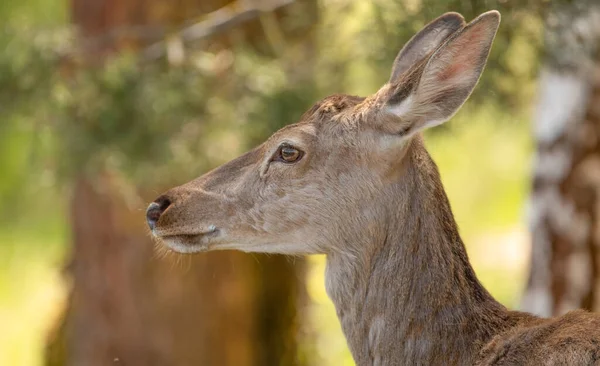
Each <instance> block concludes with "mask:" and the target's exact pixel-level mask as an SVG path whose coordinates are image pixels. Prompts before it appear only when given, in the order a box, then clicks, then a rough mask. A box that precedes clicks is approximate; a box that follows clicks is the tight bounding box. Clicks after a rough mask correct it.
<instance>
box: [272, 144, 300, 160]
mask: <svg viewBox="0 0 600 366" xmlns="http://www.w3.org/2000/svg"><path fill="white" fill-rule="evenodd" d="M302 156H304V152H302V151H301V150H298V149H296V148H295V147H293V146H291V145H286V144H284V145H281V146H279V149H277V153H276V154H275V160H277V161H282V162H284V163H295V162H297V161H298V160H300V159H302Z"/></svg>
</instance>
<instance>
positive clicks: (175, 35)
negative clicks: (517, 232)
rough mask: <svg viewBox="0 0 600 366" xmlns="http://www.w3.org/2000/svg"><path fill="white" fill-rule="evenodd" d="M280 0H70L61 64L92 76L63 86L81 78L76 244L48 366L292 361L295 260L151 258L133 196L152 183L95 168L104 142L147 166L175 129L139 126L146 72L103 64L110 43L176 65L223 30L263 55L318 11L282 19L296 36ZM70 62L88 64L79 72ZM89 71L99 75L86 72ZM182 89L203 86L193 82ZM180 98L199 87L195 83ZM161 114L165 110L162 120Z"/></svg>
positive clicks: (72, 114) (73, 112) (71, 125)
mask: <svg viewBox="0 0 600 366" xmlns="http://www.w3.org/2000/svg"><path fill="white" fill-rule="evenodd" d="M290 3H292V2H290V1H266V0H263V1H240V2H237V1H233V2H231V1H227V0H213V1H197V0H188V1H179V2H177V3H172V2H168V1H167V2H165V1H159V0H142V1H133V0H131V1H110V0H106V1H100V2H98V1H89V0H73V2H72V15H73V22H74V23H75V24H76V25H77V27H78V29H79V31H78V35H79V36H80V40H79V43H80V47H81V48H80V49H81V50H82V56H83V57H82V62H81V63H80V64H79V65H77V66H74V65H72V64H71V65H69V66H67V67H66V73H67V74H69V75H71V76H70V78H71V79H75V81H81V80H80V79H81V78H83V79H89V78H90V77H91V78H92V79H91V80H87V81H86V83H80V84H75V85H80V86H81V85H87V87H85V88H82V87H80V88H78V89H77V90H78V95H74V96H73V101H72V102H71V103H67V107H66V113H67V117H68V118H67V119H66V120H67V121H68V122H66V123H64V126H63V128H64V130H63V131H64V132H65V133H64V134H63V135H62V136H61V138H62V139H63V141H64V146H65V147H64V157H65V159H66V160H67V161H68V164H70V165H71V166H70V167H69V169H70V171H71V174H72V176H73V177H74V180H75V183H74V190H73V196H72V201H71V202H72V203H71V217H72V220H71V221H72V227H73V243H74V244H73V252H72V259H71V263H70V265H69V267H68V270H69V272H70V275H71V276H72V278H73V288H72V292H71V295H70V301H69V305H68V311H67V313H66V315H65V317H64V319H63V321H64V324H61V325H59V326H58V327H57V330H56V332H55V333H54V334H53V335H52V337H51V341H50V344H49V347H48V358H47V364H49V365H64V364H68V365H106V364H124V365H219V366H221V365H236V366H237V365H240V366H243V365H249V366H250V365H282V364H284V365H292V364H303V363H304V361H303V360H302V357H303V356H302V355H300V353H299V350H298V347H297V345H296V337H297V336H298V333H299V332H298V327H297V317H298V305H299V304H300V303H301V301H302V300H301V299H302V294H303V273H304V272H303V262H302V261H297V262H296V263H292V262H290V261H289V260H287V259H285V258H283V257H281V256H270V257H266V256H254V257H253V256H249V255H244V254H241V253H235V252H221V253H208V254H204V255H201V256H196V257H193V258H189V263H187V264H186V266H185V269H182V268H173V264H172V263H168V262H166V261H160V260H157V259H156V258H154V257H153V250H152V242H151V240H150V238H149V236H148V234H147V229H146V227H145V224H144V219H143V212H144V211H143V207H144V206H145V205H144V203H143V202H144V200H141V201H140V200H137V197H138V194H140V195H141V196H142V197H144V199H145V201H149V200H151V199H153V198H155V196H156V191H154V190H153V192H150V191H149V189H148V188H149V187H150V185H151V184H153V183H154V182H148V180H151V179H152V178H151V176H148V175H146V176H145V179H143V180H138V181H139V182H140V184H139V185H138V187H137V188H133V187H131V186H130V185H129V184H128V183H124V180H123V179H122V174H120V173H118V172H117V171H115V170H111V169H110V168H107V166H110V164H107V163H106V159H107V155H105V154H103V150H113V153H112V155H111V154H109V155H108V157H109V159H108V160H110V156H113V157H114V156H115V154H114V150H117V151H119V150H120V151H121V153H124V154H126V155H127V157H128V161H129V164H130V165H131V164H136V162H140V164H141V161H142V160H144V159H146V164H148V161H147V160H149V159H148V157H149V156H152V155H154V154H157V152H161V151H164V149H165V147H167V148H168V147H169V146H170V144H169V140H170V137H171V135H170V134H173V133H176V131H177V128H181V124H177V123H175V125H174V126H166V127H163V126H160V127H157V126H156V125H155V124H153V123H152V122H151V121H152V118H151V117H149V118H148V120H147V121H146V122H147V123H148V124H147V125H145V124H144V123H143V122H144V118H143V117H144V116H145V114H144V112H140V107H139V105H137V103H139V102H140V99H139V98H141V97H140V95H146V94H147V92H146V91H145V90H146V89H147V86H145V85H144V84H143V82H140V81H139V78H144V77H148V75H144V74H140V73H137V72H135V70H136V69H137V67H133V68H131V67H130V66H126V67H125V70H129V71H125V72H121V71H119V72H117V73H116V74H114V73H115V71H114V68H115V66H114V65H113V64H112V63H111V59H112V58H113V56H114V54H115V52H117V51H118V52H122V51H123V50H125V49H129V50H132V51H134V52H135V53H136V54H138V55H140V56H139V57H138V58H136V60H137V61H136V62H140V61H141V62H147V61H156V60H158V59H162V58H163V56H164V57H166V61H167V64H168V65H171V68H173V67H175V68H177V67H179V66H181V65H182V63H183V59H184V58H185V51H186V47H184V46H183V42H188V43H190V44H194V43H197V42H206V38H207V37H213V38H211V42H210V47H211V49H212V50H215V49H226V48H228V47H232V46H233V45H234V44H235V43H236V42H239V40H237V41H236V40H235V39H236V37H235V36H234V37H233V39H234V42H233V43H232V42H231V39H230V37H231V36H230V35H231V34H232V33H237V34H238V35H241V36H242V37H244V38H247V39H248V42H249V43H250V44H251V45H252V46H253V47H254V48H255V49H256V50H257V51H259V52H263V53H266V54H269V53H273V50H276V49H277V43H278V42H281V41H282V40H283V39H284V38H285V37H292V38H293V37H294V36H296V37H297V36H298V34H302V35H303V38H304V40H305V41H306V42H310V37H307V36H308V35H310V32H307V31H306V28H307V27H308V26H310V25H311V24H312V23H313V22H314V16H315V15H316V12H315V11H314V10H315V8H314V3H312V2H311V1H304V2H303V3H304V4H305V5H306V6H305V7H304V8H303V9H305V10H308V11H307V12H306V13H305V14H302V15H303V17H305V18H308V19H309V21H306V22H305V23H303V24H301V25H300V27H304V28H305V32H298V30H297V28H291V29H290V30H291V31H295V32H296V34H294V32H288V31H287V30H286V29H280V28H279V27H278V25H277V24H278V21H277V18H278V17H283V16H286V13H285V11H284V10H283V9H282V7H284V6H286V5H290ZM292 5H293V4H292ZM292 10H294V11H298V9H297V8H293V9H292ZM288 11H289V9H288ZM288 16H289V15H288ZM194 17H197V18H198V19H195V20H194V24H191V25H190V24H185V23H186V22H189V19H190V18H194ZM182 24H183V26H184V29H183V30H181V29H180V28H181V26H182ZM274 33H275V35H273V34H274ZM290 33H291V35H290ZM237 38H239V37H237ZM261 40H266V42H264V41H261ZM286 40H287V38H286ZM265 43H266V44H267V45H266V46H265ZM149 45H150V46H149ZM204 46H206V44H204ZM188 47H191V46H190V45H188ZM140 58H141V59H140ZM304 61H306V62H310V60H309V59H305V60H304ZM117 66H118V65H117ZM73 68H88V69H91V70H92V71H91V73H87V74H86V73H84V74H81V73H79V72H77V70H74V71H73V70H71V69H73ZM94 68H96V69H102V70H105V71H103V72H99V73H98V72H94V71H93V69H94ZM117 70H118V69H117ZM149 70H152V69H151V68H150V69H149ZM159 70H160V68H159ZM182 70H183V69H182ZM154 71H155V72H156V70H154ZM111 73H113V74H114V75H111ZM82 75H83V76H82ZM86 75H87V76H86ZM94 75H96V76H94ZM166 75H167V78H175V79H176V80H179V81H180V82H187V83H189V82H190V81H192V80H193V79H190V77H189V75H188V74H185V73H178V72H177V71H175V72H172V71H169V72H166ZM213 78H215V76H213ZM217 78H218V75H217ZM223 79H224V78H223ZM221 81H222V80H221ZM72 82H73V81H71V83H72ZM90 83H91V84H90ZM90 85H91V87H90ZM149 85H150V88H151V89H152V90H150V92H153V93H156V92H157V91H156V90H154V89H156V88H158V89H159V90H158V92H159V94H160V92H161V90H160V86H159V84H156V80H155V81H154V83H153V84H149ZM191 85H192V86H191V87H193V86H194V85H195V86H202V82H199V83H198V84H194V83H192V84H191ZM86 94H87V95H88V96H87V97H86V96H85V95H86ZM190 94H191V95H192V96H195V97H198V95H197V92H196V93H194V92H193V91H191V92H190ZM146 98H147V97H146ZM162 98H163V99H164V98H169V95H167V94H165V95H164V96H162ZM146 100H148V99H146ZM155 101H156V102H157V103H151V104H149V105H147V106H142V108H141V109H146V110H150V112H146V113H149V114H152V112H153V110H154V112H156V113H158V112H157V111H156V109H157V108H159V110H160V102H158V100H155ZM82 102H83V103H82ZM203 102H204V101H203ZM190 105H191V106H192V107H191V110H189V111H188V113H189V114H191V115H193V114H194V113H198V114H200V113H202V112H203V111H204V110H205V106H204V104H203V103H198V101H195V102H193V101H191V102H188V101H186V99H182V100H179V101H178V102H176V107H175V109H177V108H179V109H185V108H188V109H190ZM194 105H196V107H194ZM175 118H183V119H185V117H184V116H180V115H176V116H175ZM188 118H189V117H188ZM169 122H170V121H169V120H168V119H166V120H163V121H162V124H163V125H168V124H169ZM184 128H185V125H184ZM188 128H189V127H188ZM161 132H162V133H161ZM140 137H142V138H140ZM143 137H146V139H145V140H144V138H143ZM117 156H118V154H117ZM136 157H137V158H138V159H136ZM198 159H199V160H201V159H200V157H198ZM157 165H158V163H157ZM147 172H148V170H146V173H147ZM142 177H144V175H143V174H142ZM169 180H171V181H168V180H165V179H164V178H163V180H159V182H160V184H162V185H164V186H168V185H172V184H177V183H182V182H183V181H173V179H172V178H170V179H169ZM136 191H137V192H136Z"/></svg>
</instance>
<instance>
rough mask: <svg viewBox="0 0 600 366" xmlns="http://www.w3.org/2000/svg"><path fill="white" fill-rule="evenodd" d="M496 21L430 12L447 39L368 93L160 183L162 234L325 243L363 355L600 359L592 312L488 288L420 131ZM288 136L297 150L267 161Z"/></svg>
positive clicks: (409, 53)
mask: <svg viewBox="0 0 600 366" xmlns="http://www.w3.org/2000/svg"><path fill="white" fill-rule="evenodd" d="M498 23H499V15H498V14H497V13H495V12H490V13H486V14H484V15H482V16H481V17H479V18H477V19H476V20H475V21H473V22H472V23H471V24H469V25H466V26H465V25H464V22H463V20H462V17H460V16H459V15H458V14H455V13H451V14H447V15H445V16H442V17H440V18H438V19H437V20H435V21H433V22H432V23H431V24H430V25H428V27H426V28H425V30H424V31H423V32H439V31H443V32H442V33H443V34H444V36H443V37H430V36H428V35H427V34H419V35H417V36H415V38H413V40H411V43H410V44H409V46H410V47H409V48H408V50H403V51H402V52H401V53H400V55H399V57H398V58H397V59H396V64H395V65H396V66H395V69H394V72H392V78H391V80H390V83H388V84H386V85H385V86H384V87H383V88H382V89H381V90H380V91H379V92H378V93H376V94H375V95H373V96H371V97H368V98H359V97H352V96H345V95H334V96H331V97H328V98H325V99H324V100H322V101H321V102H319V103H317V104H316V105H315V106H314V107H313V108H311V109H310V110H309V111H308V112H307V113H305V114H304V116H303V117H302V119H301V121H300V122H299V123H297V124H294V125H291V126H287V127H285V128H283V129H282V130H280V131H278V132H276V133H275V134H274V135H273V136H271V137H270V138H269V139H268V140H267V141H266V142H265V143H263V144H262V145H260V146H259V147H257V148H256V149H254V150H252V151H250V152H248V153H246V154H245V155H243V156H241V157H239V158H238V159H235V160H233V161H231V162H230V163H227V164H225V165H223V166H221V167H219V168H217V169H215V170H213V171H211V172H209V173H207V174H205V175H203V176H201V177H200V178H198V179H196V180H193V181H191V182H189V183H187V184H184V185H182V186H180V187H176V188H173V189H171V190H169V191H168V192H166V193H165V194H164V195H163V196H162V197H161V198H159V200H158V201H159V202H162V203H163V204H164V202H169V203H170V204H169V205H163V206H165V207H166V206H168V207H167V208H166V210H164V212H162V215H160V217H159V219H158V221H157V222H156V223H155V227H154V229H153V234H154V235H155V236H157V237H158V238H161V239H162V240H163V241H164V243H165V244H166V245H167V246H168V247H170V248H171V249H173V250H175V251H179V252H184V253H192V252H201V251H206V250H223V249H237V250H242V251H248V252H269V253H284V254H292V255H299V254H311V253H324V254H327V273H326V289H327V292H328V294H329V296H330V297H331V299H332V301H333V302H334V304H335V306H336V310H337V314H338V317H339V319H340V321H341V324H342V328H343V330H344V333H345V335H346V338H347V340H348V344H349V346H350V350H351V351H352V355H353V356H354V359H355V360H356V363H357V364H358V365H473V364H475V365H567V364H568V365H593V364H595V363H597V362H598V359H599V347H600V345H599V344H600V343H599V342H600V317H598V315H596V314H590V313H586V312H583V311H578V312H572V313H569V314H567V315H565V316H563V317H559V318H553V319H541V318H537V317H535V316H533V315H531V314H526V313H521V312H514V311H509V310H507V309H506V308H505V307H504V306H502V305H501V304H500V303H498V302H497V301H496V300H495V299H494V298H493V297H492V296H491V295H490V294H489V292H488V291H487V290H486V289H485V288H483V286H482V285H481V284H480V282H479V281H478V279H477V276H476V275H475V272H474V271H473V268H472V267H471V265H470V264H469V260H468V257H467V252H466V250H465V247H464V245H463V242H462V240H461V238H460V235H459V233H458V228H457V225H456V222H455V220H454V217H453V215H452V211H451V209H450V205H449V202H448V199H447V197H446V194H445V192H444V188H443V186H442V183H441V180H440V177H439V173H438V170H437V167H436V165H435V163H434V162H433V161H432V159H431V158H430V156H429V154H428V153H427V151H426V149H425V146H424V144H423V141H422V138H421V137H420V133H419V131H421V130H422V129H423V128H425V127H428V126H431V125H435V124H439V123H441V122H443V121H444V120H447V119H448V118H450V117H451V116H452V114H454V112H455V111H456V110H457V109H458V108H459V107H460V105H461V104H462V103H463V102H464V101H465V100H466V98H467V97H468V95H469V94H470V93H471V91H472V89H473V88H474V87H475V84H476V83H477V80H478V78H479V75H480V74H481V72H482V70H483V65H484V64H485V61H486V59H487V54H488V52H489V47H490V46H491V42H492V40H493V37H494V34H495V31H496V29H497V27H498ZM457 25H458V26H457ZM440 27H441V30H440ZM448 27H449V28H448ZM424 40H426V41H427V42H437V43H435V44H434V45H431V44H427V45H421V44H420V43H419V42H424ZM459 51H460V53H459ZM457 54H460V56H456V55H457ZM405 57H408V59H409V60H410V61H411V62H413V66H411V67H408V68H406V63H407V61H406V59H405ZM457 62H458V63H460V65H457ZM409 102H410V103H409ZM403 103H405V104H403ZM282 143H287V144H291V145H293V146H295V147H296V148H298V149H300V150H302V151H303V152H304V153H305V154H304V157H303V158H302V159H301V160H299V161H298V162H296V163H293V164H286V163H283V162H281V161H277V160H276V159H273V156H274V154H276V152H277V151H278V147H279V146H280V145H281V144H282ZM167 199H168V201H165V200H167ZM155 206H156V205H155ZM154 210H156V207H155V208H154Z"/></svg>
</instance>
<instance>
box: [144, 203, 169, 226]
mask: <svg viewBox="0 0 600 366" xmlns="http://www.w3.org/2000/svg"><path fill="white" fill-rule="evenodd" d="M170 205H171V201H170V200H169V199H168V198H167V197H165V196H160V197H158V198H157V199H156V201H154V202H152V203H151V204H150V206H148V208H147V209H146V221H147V222H148V226H149V227H150V230H153V229H154V227H155V226H156V222H157V221H158V219H159V218H160V215H162V214H163V212H165V210H166V209H167V208H168V207H169V206H170Z"/></svg>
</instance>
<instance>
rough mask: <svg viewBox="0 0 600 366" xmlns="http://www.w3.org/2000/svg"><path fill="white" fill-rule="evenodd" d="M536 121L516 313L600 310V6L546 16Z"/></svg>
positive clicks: (583, 4)
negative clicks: (524, 274)
mask: <svg viewBox="0 0 600 366" xmlns="http://www.w3.org/2000/svg"><path fill="white" fill-rule="evenodd" d="M545 37H546V58H545V66H544V68H543V70H542V72H541V79H540V91H539V95H540V99H539V104H538V106H537V114H536V118H535V122H534V123H535V125H534V131H535V138H536V143H537V151H536V155H535V162H534V171H533V188H532V194H531V199H530V224H531V230H532V238H533V243H532V244H533V247H532V258H531V271H530V275H529V281H528V284H527V289H526V291H525V294H524V297H523V302H522V307H523V308H524V310H527V311H531V312H534V313H537V314H540V315H544V316H550V315H556V314H563V313H565V312H567V311H569V310H572V309H577V308H586V309H589V310H594V311H598V310H600V52H599V51H600V4H598V3H597V2H596V1H589V0H588V1H585V0H579V1H573V2H568V3H567V2H565V3H564V4H561V5H558V6H556V7H555V8H554V9H552V11H551V12H550V13H549V15H548V18H547V24H546V36H545Z"/></svg>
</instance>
